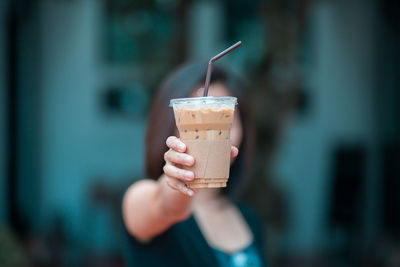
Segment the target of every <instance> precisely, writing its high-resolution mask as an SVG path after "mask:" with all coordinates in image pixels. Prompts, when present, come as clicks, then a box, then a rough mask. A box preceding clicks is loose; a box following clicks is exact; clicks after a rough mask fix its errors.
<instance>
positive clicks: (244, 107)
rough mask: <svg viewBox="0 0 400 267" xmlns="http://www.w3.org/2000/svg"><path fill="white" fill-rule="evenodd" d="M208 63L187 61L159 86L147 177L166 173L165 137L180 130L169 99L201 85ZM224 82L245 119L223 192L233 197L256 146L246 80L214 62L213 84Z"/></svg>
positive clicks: (149, 130)
mask: <svg viewBox="0 0 400 267" xmlns="http://www.w3.org/2000/svg"><path fill="white" fill-rule="evenodd" d="M206 68H207V63H196V64H189V65H185V66H183V67H181V68H179V69H177V70H176V71H175V72H173V73H172V74H170V75H169V76H168V77H167V78H166V79H165V80H164V82H162V83H161V86H160V87H159V88H158V91H157V93H156V96H155V98H154V100H153V102H152V105H151V108H150V116H149V120H148V127H147V131H146V146H145V153H146V158H145V170H146V175H147V177H148V178H152V179H157V178H158V177H160V176H161V175H162V173H163V166H164V164H165V163H164V153H165V152H166V151H167V149H168V148H167V146H166V144H165V141H166V139H167V137H168V136H171V135H174V133H175V132H176V131H177V128H176V125H175V119H174V115H173V111H172V108H171V107H169V101H170V99H173V98H181V97H188V96H189V95H190V94H191V93H192V92H193V91H194V90H195V89H196V88H199V87H200V86H202V84H203V82H204V80H205V75H206ZM217 82H219V83H222V84H223V85H224V86H225V87H226V88H227V90H228V91H229V92H230V93H231V94H232V95H233V96H235V97H237V99H238V103H239V105H238V107H239V109H238V111H239V115H240V118H241V121H242V127H243V139H242V143H241V147H240V152H239V155H238V157H237V158H236V160H235V161H234V163H233V164H232V166H231V171H230V178H229V181H228V183H229V184H228V186H227V187H226V188H225V189H224V190H223V192H224V193H226V194H228V195H229V196H231V197H233V196H236V195H237V194H238V193H239V190H238V189H240V188H241V187H242V185H243V180H244V178H245V177H246V176H248V175H247V174H248V171H249V168H250V165H249V164H250V162H251V154H252V152H253V151H252V150H253V140H254V138H253V125H252V122H251V118H250V115H249V112H250V111H249V106H248V102H247V98H246V97H245V93H246V90H245V88H244V86H245V85H244V83H243V82H242V81H241V80H240V79H239V78H238V77H237V76H235V75H233V74H232V73H231V72H229V71H227V70H226V69H224V68H221V67H219V66H213V71H212V76H211V81H210V84H213V83H217Z"/></svg>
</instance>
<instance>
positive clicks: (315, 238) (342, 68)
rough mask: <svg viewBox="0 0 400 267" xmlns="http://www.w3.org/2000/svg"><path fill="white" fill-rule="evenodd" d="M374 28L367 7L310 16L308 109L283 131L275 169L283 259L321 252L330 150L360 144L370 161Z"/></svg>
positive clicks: (339, 7)
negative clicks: (282, 194)
mask: <svg viewBox="0 0 400 267" xmlns="http://www.w3.org/2000/svg"><path fill="white" fill-rule="evenodd" d="M355 14H356V15H357V16H355ZM375 23H376V7H375V4H374V2H373V1H365V2H363V4H362V5H360V4H359V3H358V1H344V0H341V1H318V2H316V4H315V5H314V6H313V8H312V11H311V17H310V22H309V25H311V28H310V36H311V40H310V44H311V51H310V53H311V57H310V58H311V60H310V62H308V63H307V65H306V66H304V74H305V75H304V77H305V84H306V87H305V90H306V93H307V96H308V97H309V99H308V100H309V101H308V103H309V106H308V110H307V112H306V114H303V115H299V116H297V117H294V118H292V121H291V123H289V126H288V129H286V131H285V136H284V137H283V142H282V146H281V149H280V152H279V153H278V157H277V165H276V172H277V174H278V177H280V179H279V181H277V182H278V183H280V184H281V185H282V188H285V190H286V191H287V192H286V194H287V198H288V204H289V205H290V206H289V218H288V223H289V225H288V228H289V232H288V234H287V236H286V237H285V242H284V247H285V248H286V249H287V250H288V251H296V252H297V253H302V252H305V253H307V252H308V253H311V252H313V251H314V252H317V251H321V250H322V249H323V248H324V246H325V245H326V240H327V239H326V237H327V236H326V222H327V207H328V204H329V203H328V202H327V200H328V198H329V194H330V189H331V186H332V183H331V182H332V180H331V179H332V177H331V176H329V175H330V174H331V173H332V169H331V167H332V163H333V162H332V161H331V160H332V157H331V156H332V153H333V151H334V147H335V145H340V144H343V143H344V144H362V145H365V146H366V148H367V150H368V153H369V152H372V153H374V152H373V149H374V142H375V138H376V135H375V127H374V125H375V122H376V121H375V120H376V118H375V113H374V111H375V110H374V99H373V96H374V95H373V90H374V85H375V81H374V77H375V75H374V72H375V71H376V70H375V69H374V65H373V64H374V60H375V58H374V48H375V47H374V46H375V43H374V38H375V37H376V32H375V30H376V29H375V27H374V24H375ZM304 155H306V156H304ZM369 164H372V165H374V164H375V162H371V160H370V159H369V158H368V159H367V165H369ZM367 179H369V177H367Z"/></svg>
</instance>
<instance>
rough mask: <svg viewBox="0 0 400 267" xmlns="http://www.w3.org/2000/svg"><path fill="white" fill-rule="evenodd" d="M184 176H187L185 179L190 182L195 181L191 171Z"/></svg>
mask: <svg viewBox="0 0 400 267" xmlns="http://www.w3.org/2000/svg"><path fill="white" fill-rule="evenodd" d="M184 176H185V179H186V180H188V181H191V180H193V178H194V177H193V176H194V175H193V172H191V171H185V174H184Z"/></svg>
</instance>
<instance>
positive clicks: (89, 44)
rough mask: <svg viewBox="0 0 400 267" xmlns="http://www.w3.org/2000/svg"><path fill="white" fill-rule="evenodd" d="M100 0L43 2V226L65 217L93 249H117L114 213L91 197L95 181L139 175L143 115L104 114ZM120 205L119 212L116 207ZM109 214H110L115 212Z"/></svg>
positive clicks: (79, 241) (74, 239)
mask: <svg viewBox="0 0 400 267" xmlns="http://www.w3.org/2000/svg"><path fill="white" fill-rule="evenodd" d="M101 5H102V1H91V0H81V1H52V0H43V1H41V6H40V12H41V14H42V16H41V21H40V25H41V36H42V40H41V43H42V44H41V55H42V59H41V61H42V69H41V74H42V75H41V77H40V79H41V88H42V92H41V95H42V97H41V103H42V110H41V114H42V116H41V123H42V139H41V179H42V183H41V192H42V196H41V208H42V210H41V213H40V216H38V217H37V220H38V221H39V222H40V225H41V226H42V228H44V229H42V230H46V226H47V225H49V224H50V225H51V223H52V222H54V221H56V220H57V218H55V217H54V215H57V216H59V217H61V218H62V220H63V221H64V227H65V229H66V230H67V234H68V239H69V241H71V243H72V244H74V245H76V249H77V250H78V249H79V248H82V246H87V247H91V248H92V249H93V250H98V251H101V250H102V249H110V250H112V249H118V248H119V245H120V244H114V243H115V242H113V241H115V240H118V239H117V238H115V235H116V234H118V233H115V232H112V231H113V229H115V227H113V225H112V223H113V221H112V220H117V221H118V220H119V218H114V217H113V216H109V215H110V214H107V212H112V211H110V210H106V209H104V208H102V207H100V208H99V207H95V206H94V205H93V203H91V201H90V198H89V196H88V193H89V188H90V186H91V185H93V183H94V182H95V181H96V180H102V181H104V182H106V183H108V184H111V185H118V184H119V183H122V182H126V180H127V179H128V180H129V179H132V180H133V178H134V177H135V176H136V177H137V176H139V175H142V162H143V160H142V150H143V147H142V140H143V129H144V119H138V120H132V119H127V118H122V117H113V116H109V115H106V114H105V113H104V112H103V110H102V109H101V94H102V93H103V90H104V89H105V88H106V87H107V86H108V82H109V79H108V78H109V77H108V74H109V72H108V68H109V66H107V63H106V62H104V61H103V57H102V56H103V55H102V49H101V48H102V47H101V46H100V44H101V43H104V42H102V39H101V38H102V33H103V32H102V28H103V26H102V25H103V24H102V23H103V19H104V18H103V17H102V15H103V14H104V11H103V9H102V6H101ZM118 212H119V211H118ZM111 215H112V214H111Z"/></svg>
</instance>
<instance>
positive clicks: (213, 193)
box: [195, 188, 221, 203]
mask: <svg viewBox="0 0 400 267" xmlns="http://www.w3.org/2000/svg"><path fill="white" fill-rule="evenodd" d="M220 196H221V189H220V188H207V189H200V190H199V192H197V194H196V198H195V202H200V203H205V202H209V201H213V200H215V199H217V198H219V197H220Z"/></svg>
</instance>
